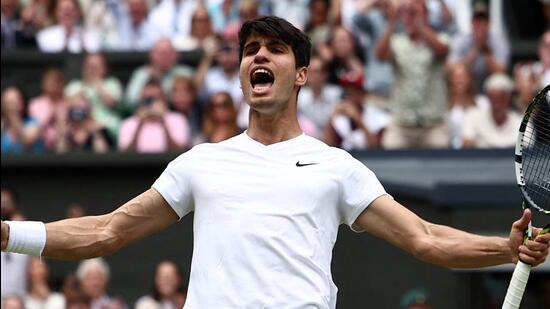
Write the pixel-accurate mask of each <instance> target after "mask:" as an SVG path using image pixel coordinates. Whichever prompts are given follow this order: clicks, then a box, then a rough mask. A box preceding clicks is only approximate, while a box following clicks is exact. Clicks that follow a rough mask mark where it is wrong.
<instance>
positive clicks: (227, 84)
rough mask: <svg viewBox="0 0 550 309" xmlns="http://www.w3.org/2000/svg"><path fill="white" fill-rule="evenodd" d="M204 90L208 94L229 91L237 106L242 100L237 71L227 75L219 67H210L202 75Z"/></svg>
mask: <svg viewBox="0 0 550 309" xmlns="http://www.w3.org/2000/svg"><path fill="white" fill-rule="evenodd" d="M204 91H205V92H206V94H207V95H208V96H211V95H212V94H214V93H216V92H220V91H224V92H227V93H229V94H230V95H231V98H232V99H233V103H234V104H235V106H236V107H237V108H239V107H240V106H241V104H242V103H243V102H244V98H243V91H242V90H241V81H240V79H239V71H235V73H234V74H233V76H231V77H228V76H227V75H226V74H225V73H224V72H223V70H222V69H221V68H219V67H212V68H210V70H208V72H207V73H206V76H205V77H204Z"/></svg>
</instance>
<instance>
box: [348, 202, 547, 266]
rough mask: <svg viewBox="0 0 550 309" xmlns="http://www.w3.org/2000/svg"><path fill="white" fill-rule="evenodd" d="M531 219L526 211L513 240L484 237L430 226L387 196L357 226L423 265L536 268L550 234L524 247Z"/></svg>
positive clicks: (513, 233)
mask: <svg viewBox="0 0 550 309" xmlns="http://www.w3.org/2000/svg"><path fill="white" fill-rule="evenodd" d="M530 217H531V213H530V211H529V210H526V211H525V212H524V214H523V216H522V218H521V219H519V220H518V221H516V222H514V224H513V225H512V230H511V232H510V236H509V238H503V237H494V236H481V235H476V234H471V233H467V232H464V231H461V230H457V229H454V228H451V227H448V226H444V225H439V224H433V223H430V222H427V221H425V220H423V219H421V218H419V217H418V216H417V215H415V214H414V213H413V212H411V211H410V210H408V209H407V208H405V207H403V206H402V205H401V204H399V203H398V202H396V201H394V200H393V199H392V198H390V197H389V196H387V195H385V196H381V197H379V198H377V199H376V200H374V201H373V202H372V203H371V205H369V207H367V209H365V210H364V211H363V213H362V214H361V215H360V216H359V217H358V218H357V220H356V221H355V225H356V228H358V229H364V230H366V231H368V232H370V233H371V234H373V235H375V236H377V237H380V238H382V239H384V240H387V241H389V242H390V243H392V244H394V245H396V246H398V247H400V248H401V249H403V250H405V251H407V252H409V253H411V254H412V255H414V256H415V257H416V258H418V259H420V260H422V261H425V262H429V263H432V264H436V265H440V266H444V267H451V268H477V267H485V266H492V265H498V264H506V263H515V262H517V260H518V258H520V259H521V260H522V261H524V262H525V263H529V264H531V265H533V266H536V265H538V264H540V263H542V262H544V260H545V259H546V257H547V255H548V248H549V246H550V234H546V235H538V236H537V237H535V239H534V240H532V241H529V242H528V243H527V245H522V240H523V230H524V229H525V227H527V224H528V222H529V219H530ZM539 230H540V229H536V232H535V235H537V234H538V231H539Z"/></svg>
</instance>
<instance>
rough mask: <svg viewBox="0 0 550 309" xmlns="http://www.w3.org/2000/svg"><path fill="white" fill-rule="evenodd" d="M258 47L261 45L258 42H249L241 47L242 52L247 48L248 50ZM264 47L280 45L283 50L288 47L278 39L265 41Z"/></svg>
mask: <svg viewBox="0 0 550 309" xmlns="http://www.w3.org/2000/svg"><path fill="white" fill-rule="evenodd" d="M258 45H261V43H260V40H253V41H250V42H248V43H246V44H245V45H244V47H243V50H245V49H247V48H250V47H256V46H258ZM266 45H268V46H273V45H281V46H284V47H285V48H287V47H288V46H287V44H286V43H285V42H284V41H283V40H280V39H269V40H267V42H266Z"/></svg>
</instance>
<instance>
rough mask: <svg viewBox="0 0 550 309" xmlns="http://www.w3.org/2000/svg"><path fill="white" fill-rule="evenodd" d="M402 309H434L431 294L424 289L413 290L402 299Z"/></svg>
mask: <svg viewBox="0 0 550 309" xmlns="http://www.w3.org/2000/svg"><path fill="white" fill-rule="evenodd" d="M399 305H400V308H402V309H432V308H433V307H432V306H431V300H430V293H429V292H428V291H427V290H426V289H424V288H417V289H411V290H408V291H407V292H405V294H403V296H402V297H401V301H400V304H399Z"/></svg>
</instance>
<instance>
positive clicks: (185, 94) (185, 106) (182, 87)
mask: <svg viewBox="0 0 550 309" xmlns="http://www.w3.org/2000/svg"><path fill="white" fill-rule="evenodd" d="M170 109H171V110H173V111H176V112H179V113H182V114H183V115H184V116H185V118H187V121H188V122H189V128H190V130H191V133H190V136H191V137H193V136H197V135H198V134H200V130H201V123H202V109H201V106H199V103H198V101H197V87H196V86H195V83H194V82H193V80H192V79H190V78H189V77H185V76H176V77H174V82H173V83H172V91H171V92H170Z"/></svg>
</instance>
